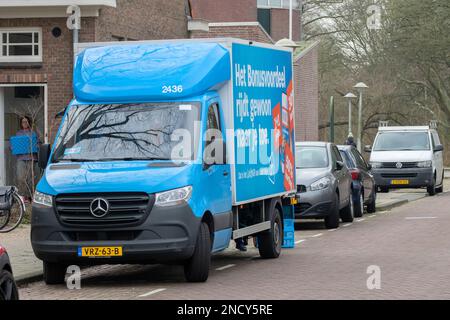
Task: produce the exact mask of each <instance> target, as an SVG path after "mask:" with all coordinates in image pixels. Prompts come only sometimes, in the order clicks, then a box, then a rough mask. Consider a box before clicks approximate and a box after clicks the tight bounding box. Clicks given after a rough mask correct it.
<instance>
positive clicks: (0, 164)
mask: <svg viewBox="0 0 450 320" xmlns="http://www.w3.org/2000/svg"><path fill="white" fill-rule="evenodd" d="M47 109H48V108H47V85H46V84H20V85H17V84H14V85H7V84H0V186H4V185H14V186H17V185H19V181H17V180H18V178H17V174H16V172H17V163H18V162H17V156H14V155H13V154H12V151H11V143H10V140H11V137H14V136H16V135H17V133H18V131H19V130H20V123H19V120H20V118H21V117H24V116H26V117H28V118H30V120H31V122H32V128H33V130H34V131H35V132H36V133H37V135H38V137H39V140H40V142H42V143H44V142H46V140H47Z"/></svg>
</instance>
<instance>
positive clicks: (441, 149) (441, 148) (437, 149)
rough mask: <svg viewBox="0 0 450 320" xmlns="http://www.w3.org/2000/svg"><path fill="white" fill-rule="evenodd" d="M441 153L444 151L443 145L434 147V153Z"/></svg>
mask: <svg viewBox="0 0 450 320" xmlns="http://www.w3.org/2000/svg"><path fill="white" fill-rule="evenodd" d="M440 151H444V146H443V145H442V144H439V145H437V146H435V147H434V152H440Z"/></svg>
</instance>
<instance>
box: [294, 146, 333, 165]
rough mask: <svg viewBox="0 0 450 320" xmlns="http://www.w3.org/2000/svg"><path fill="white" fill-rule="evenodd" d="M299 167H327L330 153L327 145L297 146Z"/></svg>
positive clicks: (296, 158)
mask: <svg viewBox="0 0 450 320" xmlns="http://www.w3.org/2000/svg"><path fill="white" fill-rule="evenodd" d="M295 166H296V167H297V169H311V168H326V167H328V154H327V150H326V148H325V147H297V148H296V150H295Z"/></svg>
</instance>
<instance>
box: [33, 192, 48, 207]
mask: <svg viewBox="0 0 450 320" xmlns="http://www.w3.org/2000/svg"><path fill="white" fill-rule="evenodd" d="M33 202H34V203H36V204H40V205H43V206H46V207H52V206H53V197H52V196H50V195H48V194H44V193H41V192H39V191H36V192H35V193H34V197H33Z"/></svg>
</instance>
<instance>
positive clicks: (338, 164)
mask: <svg viewBox="0 0 450 320" xmlns="http://www.w3.org/2000/svg"><path fill="white" fill-rule="evenodd" d="M344 166H345V165H344V163H343V162H342V161H336V171H341V170H342V169H344Z"/></svg>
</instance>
